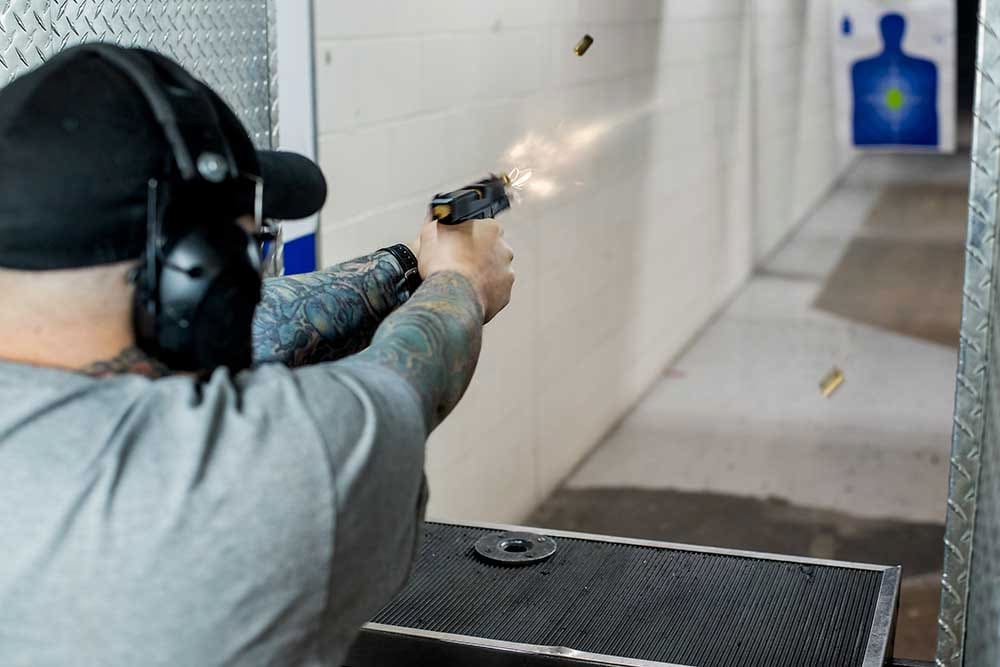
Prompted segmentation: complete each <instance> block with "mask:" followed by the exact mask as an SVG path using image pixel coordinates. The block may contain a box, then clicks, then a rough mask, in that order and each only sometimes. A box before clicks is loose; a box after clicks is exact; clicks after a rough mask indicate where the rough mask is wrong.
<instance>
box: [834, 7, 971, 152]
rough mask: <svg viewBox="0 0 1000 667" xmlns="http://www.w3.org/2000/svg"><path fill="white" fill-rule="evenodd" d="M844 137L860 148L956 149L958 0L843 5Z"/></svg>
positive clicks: (837, 30) (840, 99) (838, 20)
mask: <svg viewBox="0 0 1000 667" xmlns="http://www.w3.org/2000/svg"><path fill="white" fill-rule="evenodd" d="M837 10H838V11H836V12H835V13H834V25H833V26H832V27H833V31H832V34H833V41H834V68H835V73H836V77H835V83H836V85H837V89H838V96H837V108H838V115H839V116H840V128H841V132H840V134H841V136H842V137H843V139H844V141H845V142H846V143H848V144H849V145H851V146H854V147H856V148H861V149H877V150H886V149H895V148H902V149H920V150H931V151H952V150H954V147H955V99H954V98H955V53H954V52H955V2H954V0H838V4H837Z"/></svg>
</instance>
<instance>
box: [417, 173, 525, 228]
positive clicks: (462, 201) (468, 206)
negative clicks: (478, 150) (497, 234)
mask: <svg viewBox="0 0 1000 667" xmlns="http://www.w3.org/2000/svg"><path fill="white" fill-rule="evenodd" d="M509 185H510V178H509V177H508V176H507V175H506V174H504V175H501V176H497V175H495V174H491V175H490V176H489V178H484V179H483V180H481V181H477V182H475V183H473V184H472V185H467V186H465V187H464V188H461V189H459V190H455V191H453V192H446V193H444V194H438V195H435V196H434V199H432V200H431V218H433V219H434V220H436V221H438V222H440V223H441V224H442V225H457V224H459V223H462V222H465V221H467V220H482V219H484V218H495V217H496V216H497V214H499V213H501V212H503V211H506V210H507V209H509V208H510V198H509V197H508V196H507V187H508V186H509Z"/></svg>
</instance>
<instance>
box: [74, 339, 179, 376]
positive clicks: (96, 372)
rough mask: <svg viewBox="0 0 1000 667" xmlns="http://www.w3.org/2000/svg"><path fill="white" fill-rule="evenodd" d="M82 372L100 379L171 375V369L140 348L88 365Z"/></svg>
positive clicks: (127, 349) (129, 348)
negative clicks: (127, 375) (125, 376)
mask: <svg viewBox="0 0 1000 667" xmlns="http://www.w3.org/2000/svg"><path fill="white" fill-rule="evenodd" d="M80 372H81V373H84V374H86V375H91V376H93V377H98V378H104V377H110V376H112V375H124V374H132V375H144V376H146V377H148V378H161V377H165V376H167V375H170V369H169V368H167V367H166V366H165V365H164V364H162V363H160V362H159V361H157V360H156V359H154V358H152V357H151V356H149V355H148V354H146V353H145V352H143V351H142V350H140V349H139V348H138V347H128V348H125V349H124V350H122V351H121V353H120V354H118V355H117V356H116V357H114V358H112V359H108V360H107V361H98V362H94V363H92V364H88V365H86V366H84V367H83V368H81V369H80Z"/></svg>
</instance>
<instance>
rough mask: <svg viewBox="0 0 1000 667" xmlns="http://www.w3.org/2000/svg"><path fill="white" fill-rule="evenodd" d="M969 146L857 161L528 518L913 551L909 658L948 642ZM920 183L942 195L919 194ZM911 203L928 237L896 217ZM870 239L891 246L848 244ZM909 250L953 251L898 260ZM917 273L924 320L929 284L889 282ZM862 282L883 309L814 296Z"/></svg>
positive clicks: (746, 543) (756, 541)
mask: <svg viewBox="0 0 1000 667" xmlns="http://www.w3.org/2000/svg"><path fill="white" fill-rule="evenodd" d="M968 160H969V157H968V154H967V153H959V154H958V155H955V156H889V155H879V156H867V157H864V158H862V159H860V160H859V162H858V163H857V164H856V165H855V167H854V168H853V170H852V171H851V172H850V173H849V175H848V176H847V177H846V179H845V180H844V182H843V183H842V185H841V186H840V187H839V188H838V189H837V190H836V191H835V192H834V193H833V194H832V195H831V196H830V197H829V198H827V199H826V200H825V201H824V202H823V203H822V204H821V205H820V206H819V207H818V208H817V209H816V210H815V211H814V212H813V214H812V215H811V216H810V217H809V218H808V219H807V220H806V222H805V223H804V224H803V226H802V227H801V228H800V229H799V231H798V232H796V234H795V235H794V236H793V237H792V238H791V239H790V240H789V241H788V242H787V243H786V244H785V245H784V246H783V247H782V248H781V249H780V250H779V251H778V252H777V253H776V254H775V255H774V256H773V257H772V258H770V259H769V260H768V261H767V262H766V263H765V264H764V266H763V267H762V268H761V269H759V270H758V271H757V273H756V274H755V275H754V277H753V278H752V280H751V281H750V283H749V284H748V285H747V286H746V287H745V288H744V289H743V290H742V292H741V293H740V294H739V295H738V297H737V298H736V299H735V300H734V301H733V302H732V303H731V304H730V305H729V306H728V307H727V308H726V309H724V311H723V312H722V313H721V314H720V315H719V316H718V317H717V318H716V320H715V321H714V322H713V323H712V324H710V325H709V326H708V327H707V328H706V329H705V330H704V331H703V332H702V333H701V334H700V336H699V337H698V338H697V339H696V340H695V341H694V342H693V344H692V345H691V347H690V348H689V349H688V351H687V352H685V353H684V354H683V355H682V356H681V357H680V358H679V359H678V360H677V361H676V362H675V363H674V364H673V366H672V367H671V369H670V370H669V371H667V372H666V373H665V374H664V376H663V378H662V379H661V380H660V381H659V383H658V384H657V385H655V386H654V387H653V389H652V390H651V391H650V392H649V394H648V395H647V396H646V397H645V398H644V399H643V401H642V402H640V404H639V405H638V406H637V407H636V409H635V410H634V411H633V412H632V413H631V414H630V415H629V416H627V417H626V418H625V419H624V420H623V422H622V423H621V424H620V425H619V426H618V427H617V428H616V429H615V430H614V431H613V432H612V433H611V434H610V435H609V436H608V438H607V439H606V440H605V442H604V443H603V444H602V445H601V446H599V447H598V448H597V449H596V450H595V451H594V452H593V453H592V454H591V456H590V457H589V459H588V460H587V461H585V462H584V464H583V465H582V466H581V467H580V468H579V469H578V470H577V472H576V473H575V474H574V475H573V476H572V477H571V478H570V480H569V481H568V483H567V485H566V487H564V488H563V489H562V490H560V491H558V492H557V493H556V494H554V495H553V496H552V497H550V499H549V500H548V501H547V502H546V503H545V504H543V506H542V507H541V508H540V509H539V510H538V512H537V513H536V514H535V515H534V516H533V517H531V519H530V520H529V521H528V523H530V524H532V525H544V526H551V527H555V528H565V529H567V530H580V531H586V532H602V531H610V532H614V533H617V534H627V535H631V536H638V537H646V538H652V539H666V540H671V541H677V542H691V543H697V544H711V545H724V546H727V547H733V548H749V549H753V548H758V549H759V548H767V549H769V550H775V551H781V552H785V553H793V554H800V555H807V556H815V557H827V558H843V559H851V560H869V561H872V560H874V561H876V562H892V563H896V562H899V563H902V564H903V566H904V569H903V575H904V579H903V587H902V608H901V610H900V618H901V619H905V620H906V622H905V623H901V626H900V627H901V630H900V632H899V634H898V635H897V647H898V648H899V652H897V655H898V656H901V657H920V658H924V659H928V658H930V657H932V656H933V641H934V636H935V629H934V628H935V621H936V609H937V604H938V593H937V590H938V589H937V586H938V578H937V571H938V570H939V568H940V563H941V557H942V548H941V535H942V523H943V518H944V512H943V508H944V506H945V500H946V495H947V479H948V452H949V443H950V437H951V408H952V399H953V395H954V371H955V355H956V349H955V347H954V346H953V345H951V344H942V343H940V342H933V341H934V340H936V339H939V338H940V334H939V333H938V332H940V331H942V330H944V329H945V328H947V326H948V324H947V323H948V322H953V326H957V322H955V320H954V316H955V313H954V312H953V311H954V304H955V303H959V302H960V293H957V294H944V293H942V294H939V293H938V292H941V291H942V290H944V291H945V292H947V291H948V288H946V287H944V286H942V285H941V284H940V283H941V280H940V275H941V274H942V272H944V273H946V274H948V275H951V274H952V273H956V272H958V274H959V275H960V271H961V262H962V256H961V253H954V252H948V250H949V249H950V248H951V247H952V245H954V243H955V241H956V239H957V238H958V237H957V236H956V227H957V228H958V231H957V233H958V234H959V235H960V234H961V231H960V229H961V226H962V222H963V221H964V216H965V214H964V210H963V211H959V213H958V214H959V215H961V216H962V217H961V220H960V221H958V222H956V221H954V220H951V219H950V218H949V216H951V215H953V214H954V212H950V213H947V214H945V215H941V214H942V212H948V211H951V209H954V208H955V206H954V199H955V195H954V193H955V191H956V190H958V191H960V190H961V189H962V188H963V187H966V183H967V179H968ZM911 187H926V188H927V190H926V191H927V192H930V193H935V198H934V199H933V200H932V201H923V202H918V203H920V204H921V205H919V206H918V205H915V204H914V203H913V202H910V203H908V202H906V201H905V198H906V197H909V196H910V194H911V192H910V188H911ZM904 214H905V215H906V216H908V217H909V218H910V220H911V224H912V225H913V230H914V232H913V234H910V235H904V234H900V233H897V232H898V231H899V229H898V223H899V222H900V215H904ZM918 232H919V233H918ZM873 239H874V240H875V241H877V242H878V243H879V244H880V246H879V247H880V248H881V253H880V254H877V256H872V255H871V253H870V252H867V253H866V255H865V256H866V261H864V262H860V261H857V259H856V258H855V257H852V255H853V254H854V253H856V252H858V250H857V248H858V245H859V243H860V244H865V243H871V242H872V240H873ZM914 244H916V245H917V246H918V248H917V250H913V247H914ZM913 252H918V253H922V254H924V255H927V254H928V253H930V254H932V255H934V256H935V258H936V259H935V261H936V262H938V264H937V265H935V266H933V267H928V268H927V269H924V268H923V267H924V266H925V265H924V264H922V263H916V262H914V263H900V262H894V261H889V260H891V259H893V258H894V257H895V256H896V255H898V254H904V255H905V254H907V253H910V254H912V253H913ZM942 262H945V263H946V262H951V263H952V264H956V265H957V266H946V265H945V266H942V265H941V263H942ZM925 270H926V271H927V275H918V274H919V273H920V272H923V271H925ZM859 272H860V273H859ZM907 279H910V280H913V281H914V282H915V284H917V285H922V284H924V282H926V280H931V281H937V284H936V286H935V288H934V289H933V290H931V291H930V292H929V294H930V295H932V296H934V298H927V299H925V300H924V302H923V303H922V304H921V305H922V306H923V309H922V311H917V312H918V313H919V314H920V319H919V320H917V319H914V318H913V317H912V316H909V315H908V314H912V313H913V312H914V301H913V297H914V293H913V292H912V291H911V290H909V289H904V290H894V289H893V286H894V285H899V284H901V282H902V281H905V280H907ZM850 289H853V290H854V293H851V291H850ZM951 289H952V291H953V290H954V289H958V290H960V289H961V284H960V283H957V284H955V285H954V286H953V288H951ZM845 290H846V291H845ZM859 290H867V292H868V293H869V296H870V297H871V298H873V299H876V300H877V301H878V309H875V310H872V309H870V308H869V309H865V310H862V311H860V312H859V311H858V309H857V307H855V308H853V309H851V308H847V307H846V306H845V307H844V308H842V309H841V308H833V307H831V310H835V311H838V312H836V313H831V312H825V311H824V310H821V309H820V308H819V307H818V305H827V304H828V303H831V302H834V303H837V304H846V305H847V306H850V305H851V304H858V303H866V300H865V299H863V298H861V296H859V294H858V293H857V292H858V291H859ZM831 292H832V296H831ZM834 297H836V298H834ZM939 297H940V298H939ZM818 298H819V304H817V299H818ZM879 309H881V310H882V311H884V312H883V313H881V315H880V321H869V320H871V319H872V317H871V316H872V314H873V313H874V314H878V312H879ZM840 310H843V311H844V312H843V313H841V312H839V311H840ZM845 316H846V317H845ZM872 325H878V326H872ZM906 334H910V335H906ZM834 366H836V367H839V368H841V369H843V371H844V374H845V377H846V380H845V382H844V384H843V385H842V386H841V387H840V388H839V389H838V390H837V392H836V393H834V394H833V395H832V397H831V398H829V399H827V398H824V397H823V396H822V395H821V392H820V390H819V388H818V383H819V381H820V379H821V378H822V377H823V376H824V375H825V374H826V373H827V372H828V371H829V370H830V368H832V367H834ZM612 497H617V501H614V502H612V501H611V500H610V499H611V498H612ZM678 514H681V515H683V516H682V517H681V516H677V515H678ZM654 516H661V518H660V519H658V520H655V521H654V520H653V517H654ZM664 516H672V517H673V518H671V519H664V518H662V517H664ZM623 517H635V520H634V521H632V520H625V519H624V518H623ZM642 517H645V519H644V518H642ZM646 519H649V521H646ZM736 524H739V525H738V526H737V525H736ZM908 575H909V576H908Z"/></svg>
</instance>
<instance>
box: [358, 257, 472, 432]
mask: <svg viewBox="0 0 1000 667" xmlns="http://www.w3.org/2000/svg"><path fill="white" fill-rule="evenodd" d="M482 333H483V311H482V307H481V306H480V305H479V299H478V298H477V297H476V292H475V290H474V289H473V288H472V285H471V284H470V283H469V281H468V280H467V279H466V278H464V277H463V276H461V275H459V274H457V273H451V272H445V273H436V274H433V275H431V276H429V277H428V278H427V280H425V281H424V283H423V285H421V286H420V289H418V290H417V291H416V292H414V294H413V297H412V298H411V299H410V300H409V301H408V302H407V303H406V305H404V306H403V307H401V308H399V309H398V310H397V311H396V312H394V313H393V314H392V315H390V316H389V317H387V318H386V319H385V321H384V322H382V324H381V326H379V328H378V331H376V332H375V337H374V338H373V339H372V344H371V347H369V348H368V349H367V350H365V351H364V352H362V353H361V354H359V355H358V356H357V357H356V358H357V359H358V360H359V361H361V360H367V361H373V362H375V363H378V364H380V365H382V366H385V367H388V368H389V369H390V370H393V371H394V372H395V373H396V374H398V375H399V376H401V377H402V378H403V379H405V380H406V381H407V382H408V383H409V384H410V386H411V387H413V389H414V390H415V391H416V393H417V395H418V396H419V397H420V402H421V405H422V408H423V412H424V418H425V419H426V424H427V425H428V427H429V429H430V430H433V429H434V428H435V427H436V426H437V425H438V424H440V423H441V421H442V420H443V419H444V418H445V417H447V416H448V413H450V412H451V411H452V409H453V408H454V407H455V406H456V405H457V404H458V401H459V399H461V398H462V394H464V393H465V389H466V388H467V387H468V386H469V381H470V380H472V373H473V371H475V369H476V362H477V361H478V360H479V349H480V346H481V345H482Z"/></svg>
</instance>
